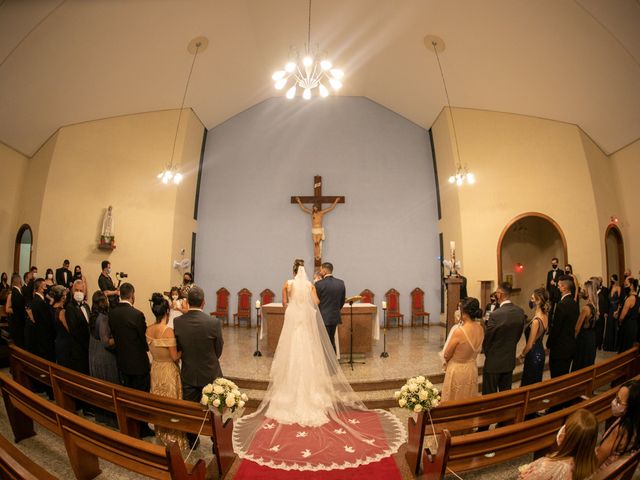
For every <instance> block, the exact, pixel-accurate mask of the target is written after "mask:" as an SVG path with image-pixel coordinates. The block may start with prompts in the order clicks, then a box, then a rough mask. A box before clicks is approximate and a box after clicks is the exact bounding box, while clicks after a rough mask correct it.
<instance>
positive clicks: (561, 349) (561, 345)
mask: <svg viewBox="0 0 640 480" xmlns="http://www.w3.org/2000/svg"><path fill="white" fill-rule="evenodd" d="M572 284H573V280H572V279H571V277H570V276H567V275H563V276H562V277H560V280H558V288H559V289H560V294H561V295H562V296H561V298H560V301H559V302H558V303H557V304H556V311H555V314H554V317H553V323H552V324H551V326H550V327H549V337H548V338H547V348H548V349H549V373H550V374H551V378H554V377H558V376H560V375H565V374H567V373H569V372H570V370H571V362H572V361H573V357H574V356H575V352H576V338H575V329H576V322H577V321H578V317H579V316H580V311H579V309H578V304H577V303H576V302H575V300H574V299H573V295H571V286H572Z"/></svg>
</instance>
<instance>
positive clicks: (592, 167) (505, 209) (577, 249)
mask: <svg viewBox="0 0 640 480" xmlns="http://www.w3.org/2000/svg"><path fill="white" fill-rule="evenodd" d="M453 113H454V118H455V124H456V129H457V133H458V141H459V146H460V157H461V160H462V163H463V164H465V163H466V164H468V166H469V169H470V170H471V171H473V172H474V173H475V174H476V178H477V183H476V184H475V185H472V186H468V185H465V186H463V187H457V186H455V185H454V186H451V185H450V184H449V183H447V178H448V176H449V175H451V173H452V172H453V170H454V167H453V163H454V160H453V158H452V146H451V142H452V138H453V137H452V134H451V122H450V120H449V117H448V112H447V111H446V110H445V111H443V114H441V115H440V116H439V117H438V119H437V120H436V123H435V125H434V128H433V132H434V142H435V150H436V158H437V161H438V175H439V183H440V190H441V192H442V203H443V207H444V206H446V208H443V220H442V221H441V222H440V228H441V231H442V232H443V234H444V237H445V240H446V242H448V240H455V241H456V244H457V245H459V247H458V256H459V258H460V260H461V261H462V267H463V268H462V270H463V273H464V275H465V276H466V277H467V278H468V280H469V294H470V295H472V296H478V295H479V293H480V292H479V283H478V281H479V280H496V278H497V245H498V239H499V237H500V234H501V232H502V231H503V229H504V228H505V226H506V225H507V224H508V223H509V222H510V221H511V220H512V219H514V218H515V217H516V216H518V215H520V214H522V213H525V212H539V213H542V214H545V215H547V216H549V217H551V218H552V219H554V220H555V221H556V222H557V223H558V224H559V225H560V227H561V229H562V231H563V232H564V234H565V236H566V240H567V245H568V258H569V262H570V263H572V264H573V267H574V272H575V273H576V274H577V276H578V279H579V280H580V281H584V279H586V278H587V277H589V276H591V275H601V274H603V272H605V262H604V229H603V223H604V218H605V217H606V215H607V213H606V212H608V211H609V210H610V209H611V208H614V207H612V206H611V205H609V204H607V205H606V206H605V207H601V208H599V207H598V206H597V204H596V197H595V195H596V193H598V194H602V192H606V191H608V190H607V187H606V185H605V183H606V182H607V179H610V178H611V176H612V172H611V170H610V168H609V164H608V163H607V162H606V160H607V159H606V157H604V158H600V157H601V156H600V155H599V154H598V152H596V151H594V150H593V148H592V145H591V144H590V141H589V140H588V139H587V138H586V137H584V135H583V134H582V132H581V131H580V129H579V128H578V127H576V126H575V125H570V124H565V123H560V122H555V121H550V120H543V119H538V118H532V117H525V116H521V115H513V114H505V113H497V112H487V111H479V110H470V109H454V111H453ZM595 148H597V147H595ZM598 160H603V161H602V162H601V164H596V162H597V161H598ZM594 176H595V177H597V180H596V181H595V182H594V181H593V180H592V177H594ZM594 183H595V186H594ZM456 200H457V203H456ZM447 204H448V205H447ZM458 216H459V223H460V227H458V226H457V224H458V220H457V218H456V217H458ZM446 245H447V243H445V251H446V250H447V248H446ZM541 262H544V263H545V264H548V263H550V259H547V258H544V259H541ZM605 275H606V273H605ZM543 280H544V279H543Z"/></svg>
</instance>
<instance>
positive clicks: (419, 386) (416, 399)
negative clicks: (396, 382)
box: [393, 375, 440, 413]
mask: <svg viewBox="0 0 640 480" xmlns="http://www.w3.org/2000/svg"><path fill="white" fill-rule="evenodd" d="M393 396H394V398H395V399H396V400H397V401H398V405H399V406H400V407H401V408H406V409H408V410H410V411H411V412H414V413H420V412H422V411H425V410H427V411H428V410H431V409H432V408H435V407H437V406H438V405H439V404H440V391H439V390H438V389H437V388H436V387H434V386H433V384H432V383H431V382H430V381H429V380H427V379H426V378H425V377H424V376H422V375H420V376H418V377H411V378H410V379H409V380H407V383H405V384H404V385H403V386H402V388H401V389H400V390H399V391H397V392H395V393H394V394H393Z"/></svg>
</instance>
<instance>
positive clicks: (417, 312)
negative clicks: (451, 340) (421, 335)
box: [411, 287, 431, 327]
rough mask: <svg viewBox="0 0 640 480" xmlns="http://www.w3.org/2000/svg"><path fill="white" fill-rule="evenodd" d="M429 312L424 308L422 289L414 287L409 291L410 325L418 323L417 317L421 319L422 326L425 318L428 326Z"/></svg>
mask: <svg viewBox="0 0 640 480" xmlns="http://www.w3.org/2000/svg"><path fill="white" fill-rule="evenodd" d="M430 317H431V314H430V313H429V312H427V311H426V310H425V309H424V291H423V290H421V289H420V288H417V287H416V288H414V289H413V290H412V291H411V326H412V327H413V326H414V324H416V323H418V319H420V320H422V326H423V327H424V320H425V318H426V319H427V327H428V326H429V319H430Z"/></svg>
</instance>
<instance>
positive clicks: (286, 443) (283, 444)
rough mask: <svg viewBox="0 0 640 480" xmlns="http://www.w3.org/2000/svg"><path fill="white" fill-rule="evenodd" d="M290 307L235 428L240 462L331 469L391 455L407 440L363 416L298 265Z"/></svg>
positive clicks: (378, 417) (375, 417)
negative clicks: (262, 382)
mask: <svg viewBox="0 0 640 480" xmlns="http://www.w3.org/2000/svg"><path fill="white" fill-rule="evenodd" d="M287 289H288V298H289V303H288V306H287V309H286V311H285V316H284V325H283V327H282V332H281V334H280V339H279V341H278V347H277V348H276V352H275V354H274V358H273V363H272V366H271V378H270V383H269V387H268V389H267V392H266V394H265V397H264V400H263V401H262V403H261V404H260V406H259V407H258V409H257V411H256V412H255V413H252V414H250V415H246V416H244V417H242V418H240V419H239V420H237V421H236V422H235V425H234V430H233V446H234V451H235V452H236V453H237V454H238V456H240V457H241V458H244V459H247V460H251V461H254V462H256V463H258V464H260V465H265V466H268V467H271V468H278V469H284V470H313V471H318V470H334V469H344V468H350V467H357V466H359V465H365V464H368V463H372V462H375V461H378V460H381V459H382V458H385V457H389V456H391V455H393V454H394V453H396V452H397V451H398V448H399V447H400V445H401V444H402V443H404V441H405V440H406V431H405V429H404V427H403V425H402V424H401V422H400V421H399V420H398V419H397V417H395V416H394V415H392V414H391V413H389V412H386V411H384V410H368V409H367V408H365V406H364V404H363V403H362V402H361V401H360V400H359V399H358V397H357V395H356V394H355V392H354V391H353V389H352V388H351V385H350V384H349V382H348V381H347V379H346V377H345V376H344V373H343V372H342V368H341V367H340V365H339V363H338V361H337V359H336V355H335V352H334V351H333V348H332V347H331V342H330V341H329V337H328V335H327V330H326V328H325V326H324V324H323V322H322V317H321V315H320V312H319V310H318V308H317V306H316V305H315V303H314V302H313V300H312V292H311V289H312V285H311V282H309V280H308V279H307V276H306V273H305V270H304V267H300V268H299V269H298V273H297V275H296V277H295V279H294V280H290V281H289V282H287Z"/></svg>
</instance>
